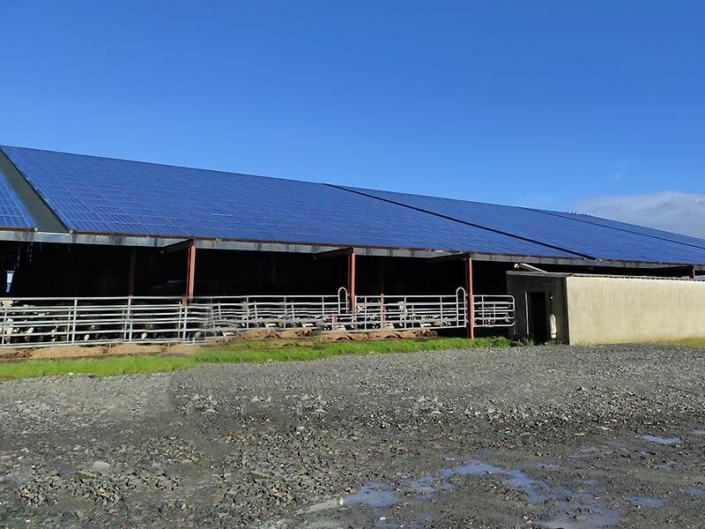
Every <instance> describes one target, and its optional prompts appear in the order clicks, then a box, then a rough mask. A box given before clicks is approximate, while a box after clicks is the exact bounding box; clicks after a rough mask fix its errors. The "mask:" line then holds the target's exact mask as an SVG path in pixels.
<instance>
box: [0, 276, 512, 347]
mask: <svg viewBox="0 0 705 529" xmlns="http://www.w3.org/2000/svg"><path fill="white" fill-rule="evenodd" d="M473 306H474V309H475V317H474V320H475V325H476V326H477V327H508V326H511V325H513V324H514V299H513V298H512V297H511V296H475V297H474V305H473ZM467 308H468V306H467V296H466V293H465V290H464V289H462V288H459V289H458V290H457V291H456V293H455V295H449V296H448V295H440V296H430V295H427V296H384V295H380V296H357V297H356V298H355V304H354V311H353V310H351V304H350V299H349V297H348V292H347V290H346V289H344V288H341V289H340V290H339V291H338V293H337V294H336V295H330V296H228V297H211V298H195V299H193V300H191V301H190V302H189V303H185V301H184V299H183V298H178V297H121V298H21V299H20V298H18V299H2V300H0V347H13V348H15V347H41V346H49V345H59V344H79V345H84V344H85V345H89V344H92V345H105V344H114V343H143V344H147V343H177V342H195V341H201V340H205V339H207V338H209V337H218V336H233V335H235V334H236V333H238V332H242V331H246V330H251V329H271V330H283V329H312V330H315V331H317V332H334V331H347V332H357V331H372V330H384V329H389V330H392V329H397V330H405V329H419V328H447V329H452V328H462V327H465V326H466V325H467V316H468V310H467Z"/></svg>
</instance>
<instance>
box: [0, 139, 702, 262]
mask: <svg viewBox="0 0 705 529" xmlns="http://www.w3.org/2000/svg"><path fill="white" fill-rule="evenodd" d="M2 150H3V151H4V152H5V154H6V155H7V156H8V158H10V159H11V161H12V162H13V164H14V165H15V167H17V169H18V170H19V171H20V172H21V173H22V175H23V176H24V177H25V179H26V180H27V181H28V182H29V184H30V185H31V186H32V187H33V189H34V190H35V191H36V192H37V194H38V195H39V196H40V197H41V198H42V199H43V200H44V202H45V203H46V204H47V205H48V206H49V207H50V208H51V209H52V210H53V212H54V213H55V214H56V215H57V216H58V217H59V218H60V219H61V221H62V222H63V223H64V225H65V226H67V228H69V229H71V230H74V231H76V232H85V233H115V234H127V235H144V236H147V235H149V236H170V237H183V238H187V237H194V238H221V239H232V240H242V241H267V242H284V243H299V244H318V245H340V246H343V245H345V246H348V245H349V246H370V247H385V248H416V249H428V250H453V251H462V252H478V253H489V254H505V255H524V256H543V257H568V258H588V259H602V260H625V261H644V262H663V263H682V264H705V241H703V240H700V239H696V238H693V237H687V236H681V235H676V234H671V233H668V232H663V231H660V230H650V229H648V228H642V227H638V226H632V225H629V224H624V223H618V222H614V221H608V220H605V219H598V218H596V217H589V216H585V215H572V214H568V213H557V212H550V211H541V210H533V209H528V208H517V207H511V206H498V205H492V204H484V203H478V202H467V201H461V200H453V199H443V198H434V197H425V196H418V195H408V194H403V193H392V192H386V191H374V190H365V189H356V188H345V187H339V186H330V185H325V184H317V183H310V182H300V181H294V180H282V179H276V178H268V177H260V176H251V175H243V174H236V173H223V172H217V171H207V170H201V169H190V168H185V167H173V166H165V165H157V164H150V163H144V162H133V161H126V160H115V159H110V158H100V157H93V156H83V155H76V154H66V153H57V152H49V151H41V150H35V149H25V148H18V147H2ZM3 181H4V180H3ZM0 190H2V189H0ZM7 190H8V192H11V190H10V189H9V187H8V188H7ZM5 194H6V193H5V191H4V190H3V197H4V196H5ZM8 196H13V195H8ZM15 198H16V197H15ZM4 202H5V199H3V204H4ZM15 203H16V204H17V205H18V207H19V206H21V203H20V202H19V201H16V202H15ZM3 211H4V210H3ZM25 213H26V212H25ZM2 218H3V217H0V220H2ZM15 222H16V221H15ZM28 222H31V219H30V220H29V221H28ZM8 226H11V224H8ZM18 227H20V226H18Z"/></svg>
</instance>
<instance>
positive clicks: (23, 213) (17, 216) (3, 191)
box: [0, 170, 35, 229]
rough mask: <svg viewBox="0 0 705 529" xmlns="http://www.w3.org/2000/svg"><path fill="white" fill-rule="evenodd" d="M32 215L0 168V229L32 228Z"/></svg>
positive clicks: (33, 224) (33, 225)
mask: <svg viewBox="0 0 705 529" xmlns="http://www.w3.org/2000/svg"><path fill="white" fill-rule="evenodd" d="M34 227H35V223H34V220H33V219H32V216H31V215H30V214H29V211H27V208H25V206H24V204H23V203H22V201H21V200H20V199H19V197H18V196H17V194H16V193H15V191H14V189H12V187H11V186H10V183H9V182H8V181H7V177H6V176H5V174H4V173H3V172H2V170H0V229H1V228H10V229H18V228H28V229H29V228H34Z"/></svg>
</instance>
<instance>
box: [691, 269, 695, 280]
mask: <svg viewBox="0 0 705 529" xmlns="http://www.w3.org/2000/svg"><path fill="white" fill-rule="evenodd" d="M690 279H695V267H694V266H692V267H691V268H690Z"/></svg>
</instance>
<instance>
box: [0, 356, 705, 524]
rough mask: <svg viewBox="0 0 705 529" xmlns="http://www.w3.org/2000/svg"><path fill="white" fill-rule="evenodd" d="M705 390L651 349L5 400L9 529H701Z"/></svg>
mask: <svg viewBox="0 0 705 529" xmlns="http://www.w3.org/2000/svg"><path fill="white" fill-rule="evenodd" d="M704 375H705V349H688V348H679V347H665V346H652V345H649V346H645V345H639V346H599V347H589V348H586V347H566V346H542V347H524V348H510V349H501V350H458V351H446V352H433V353H414V354H395V355H384V356H369V357H340V358H333V359H328V360H321V361H315V362H290V363H281V364H279V363H271V364H264V365H254V364H249V365H242V364H241V365H210V366H203V367H200V368H198V369H194V370H190V371H185V372H180V373H169V374H156V375H141V376H121V377H109V378H92V377H89V376H69V377H61V378H59V377H52V378H44V379H31V380H20V381H6V382H2V383H0V527H34V526H39V527H98V526H106V525H107V526H112V527H257V528H262V529H264V528H267V529H274V528H280V529H286V528H298V527H309V528H337V527H380V528H387V527H390V528H391V527H419V528H422V527H480V528H506V527H509V528H531V527H545V528H559V527H564V528H566V529H568V528H570V529H576V528H577V529H589V528H599V527H617V528H619V527H645V528H650V527H654V528H655V527H669V526H671V527H702V519H703V515H705V492H703V491H705V376H704ZM645 436H651V437H645Z"/></svg>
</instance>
